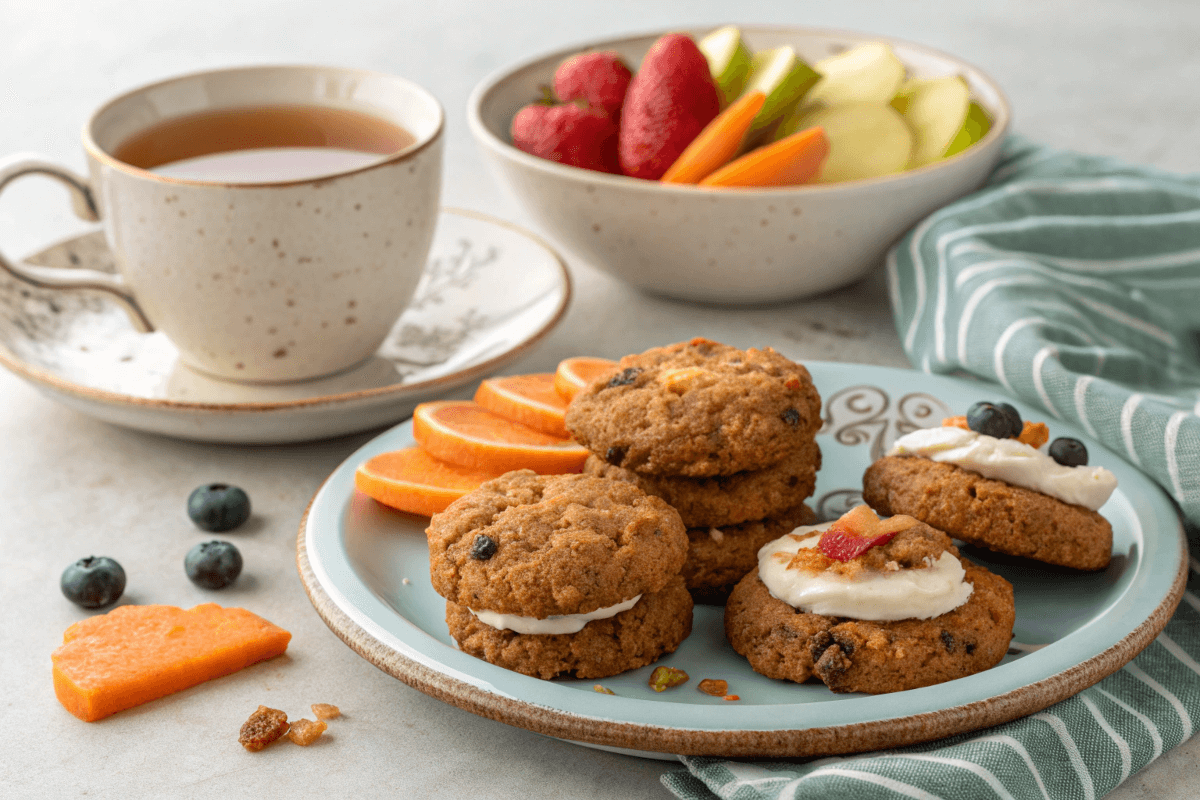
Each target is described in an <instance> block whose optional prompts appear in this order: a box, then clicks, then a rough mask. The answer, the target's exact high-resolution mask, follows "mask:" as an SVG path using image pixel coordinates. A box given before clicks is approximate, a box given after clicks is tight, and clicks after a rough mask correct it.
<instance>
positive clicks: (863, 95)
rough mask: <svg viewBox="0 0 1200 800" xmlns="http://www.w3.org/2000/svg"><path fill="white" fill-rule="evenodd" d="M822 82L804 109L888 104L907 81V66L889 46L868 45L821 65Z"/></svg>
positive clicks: (809, 94)
mask: <svg viewBox="0 0 1200 800" xmlns="http://www.w3.org/2000/svg"><path fill="white" fill-rule="evenodd" d="M814 67H815V68H816V70H817V72H819V73H821V80H819V81H818V82H817V85H816V86H814V87H813V89H812V91H811V92H809V93H808V97H806V98H805V100H804V103H805V105H815V104H818V103H820V104H823V105H826V106H836V105H842V104H844V103H879V104H883V103H887V102H888V101H889V100H891V99H892V97H893V96H894V95H895V94H896V90H897V89H898V88H900V84H901V83H902V82H903V81H904V65H903V64H901V63H900V59H898V58H896V54H895V53H893V52H892V48H891V46H890V45H887V44H885V43H883V42H868V43H867V44H862V45H859V46H858V47H854V48H851V49H850V50H847V51H846V52H844V53H839V54H838V55H836V56H832V57H830V58H826V59H823V60H821V61H818V62H817V63H816V64H815V65H814Z"/></svg>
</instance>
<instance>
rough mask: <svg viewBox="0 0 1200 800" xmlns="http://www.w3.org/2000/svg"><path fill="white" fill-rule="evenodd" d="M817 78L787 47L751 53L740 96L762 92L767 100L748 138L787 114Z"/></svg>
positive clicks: (811, 69)
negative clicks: (752, 55) (747, 73)
mask: <svg viewBox="0 0 1200 800" xmlns="http://www.w3.org/2000/svg"><path fill="white" fill-rule="evenodd" d="M820 77H821V76H820V75H818V74H817V73H816V72H814V71H813V68H812V67H810V66H809V65H808V64H807V63H806V62H805V61H804V59H802V58H800V57H799V56H798V55H796V51H795V50H793V49H792V48H790V47H787V46H784V47H777V48H775V49H774V50H763V51H762V52H760V53H755V54H754V57H753V58H752V59H751V60H750V75H749V77H747V79H746V85H745V86H744V87H743V88H742V94H747V93H749V92H762V93H763V94H764V95H766V97H767V99H766V102H764V103H763V107H762V110H761V111H759V112H758V116H756V117H755V118H754V122H753V123H751V125H750V136H753V135H754V134H755V133H757V132H758V131H761V130H763V129H764V128H766V127H767V126H768V125H770V124H771V123H773V122H775V121H776V120H778V119H779V118H780V117H782V116H783V115H784V114H785V113H787V112H788V111H789V110H791V109H792V108H793V107H794V106H795V105H796V103H798V102H799V101H800V100H801V98H803V97H804V96H805V94H807V92H808V90H809V89H811V88H812V87H813V84H815V83H817V80H818V79H819V78H820Z"/></svg>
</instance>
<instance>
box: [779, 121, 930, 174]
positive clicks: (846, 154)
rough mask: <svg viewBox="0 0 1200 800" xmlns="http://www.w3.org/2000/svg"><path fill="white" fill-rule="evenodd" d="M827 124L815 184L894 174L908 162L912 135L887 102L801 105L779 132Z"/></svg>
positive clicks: (782, 134)
mask: <svg viewBox="0 0 1200 800" xmlns="http://www.w3.org/2000/svg"><path fill="white" fill-rule="evenodd" d="M817 125H819V126H821V127H822V128H824V129H825V136H826V137H827V138H828V139H829V155H828V156H826V157H825V163H824V164H823V165H822V166H821V172H820V174H819V175H818V176H817V179H816V181H815V182H816V183H839V182H841V181H853V180H859V179H861V178H877V177H879V176H880V175H891V174H892V173H894V172H900V171H902V170H903V169H904V168H905V167H906V166H908V162H909V158H910V157H911V156H912V149H913V135H912V131H910V130H909V127H908V124H907V123H905V121H904V117H902V116H901V115H900V112H898V111H896V109H894V108H892V107H891V106H889V105H887V104H885V103H847V104H845V105H839V106H831V107H815V108H809V109H808V110H806V111H805V110H799V109H798V110H797V112H796V113H794V114H791V115H789V116H788V117H787V119H785V120H784V121H783V122H781V123H780V124H779V128H778V129H777V130H776V131H775V136H776V137H778V138H782V137H784V136H788V135H791V134H792V133H795V132H796V131H801V130H804V129H805V128H811V127H814V126H817Z"/></svg>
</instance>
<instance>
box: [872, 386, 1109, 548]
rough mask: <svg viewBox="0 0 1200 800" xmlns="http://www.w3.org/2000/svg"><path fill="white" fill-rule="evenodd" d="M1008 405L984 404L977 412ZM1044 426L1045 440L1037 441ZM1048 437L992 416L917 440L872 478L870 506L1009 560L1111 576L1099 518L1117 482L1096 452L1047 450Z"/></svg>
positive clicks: (916, 434)
mask: <svg viewBox="0 0 1200 800" xmlns="http://www.w3.org/2000/svg"><path fill="white" fill-rule="evenodd" d="M1001 405H1003V404H987V403H981V404H976V405H975V406H973V407H972V411H973V412H977V411H978V409H979V407H980V406H985V407H986V406H992V407H993V408H996V407H999V406H1001ZM1009 408H1011V406H1010V407H1009ZM1012 413H1014V414H1015V410H1014V411H1013V412H1012ZM1005 415H1006V414H1005ZM1038 425H1040V426H1041V429H1043V430H1040V431H1038V432H1037V434H1036V435H1032V436H1031V435H1030V433H1029V431H1030V430H1036V429H1037V426H1038ZM1044 429H1045V426H1044V425H1041V423H1037V424H1033V425H1031V424H1030V423H1027V422H1026V423H1021V424H1020V427H1018V423H1015V422H1013V421H1012V420H1011V419H1010V420H1009V421H1008V422H1007V423H1004V421H1003V420H1000V419H999V418H998V415H996V414H994V413H991V412H988V411H987V409H986V408H985V409H984V411H983V412H979V413H976V414H975V415H974V416H973V415H972V414H968V415H967V417H955V418H950V419H947V420H945V421H944V422H943V425H942V427H939V428H929V429H925V430H918V431H913V432H912V433H909V434H907V435H905V436H902V437H900V438H899V439H897V440H896V442H895V444H894V445H893V446H892V448H891V450H889V451H888V453H887V454H886V455H885V457H884V458H881V459H879V460H878V461H876V462H875V463H874V464H872V465H871V466H870V467H868V468H867V471H866V474H865V475H864V476H863V500H864V501H865V502H866V503H867V504H868V505H870V506H871V507H872V508H874V509H875V510H876V511H878V512H879V513H881V514H907V515H910V516H913V517H916V518H917V519H919V520H921V521H923V522H925V523H928V524H929V525H932V526H934V527H936V528H939V529H941V530H943V531H945V532H946V533H948V534H950V535H951V536H954V537H956V538H958V539H961V540H962V541H964V542H967V543H969V544H973V545H977V546H980V547H985V548H988V549H990V550H994V551H996V552H999V553H1005V554H1007V555H1012V556H1020V557H1024V558H1030V559H1034V560H1036V561H1041V562H1044V563H1047V564H1055V565H1058V566H1064V567H1071V568H1074V569H1081V570H1099V569H1104V568H1105V567H1106V566H1108V562H1109V559H1110V558H1111V554H1112V526H1111V525H1110V524H1109V522H1108V520H1106V519H1105V518H1104V517H1102V516H1101V515H1100V514H1099V513H1098V509H1099V508H1100V507H1101V506H1102V505H1104V503H1105V502H1106V501H1107V500H1108V498H1109V496H1110V495H1111V494H1112V492H1113V490H1114V489H1115V488H1116V486H1117V479H1116V476H1114V475H1113V474H1112V472H1110V471H1109V470H1107V469H1104V468H1103V467H1092V466H1088V465H1087V449H1086V448H1085V447H1084V446H1083V444H1082V443H1080V442H1078V441H1077V440H1075V439H1067V438H1061V439H1057V440H1055V441H1054V442H1052V443H1050V444H1049V447H1046V446H1045V445H1046V440H1047V439H1048V438H1049V436H1048V434H1047V433H1045V432H1044ZM1017 430H1021V433H1019V434H1017V433H1016V431H1017Z"/></svg>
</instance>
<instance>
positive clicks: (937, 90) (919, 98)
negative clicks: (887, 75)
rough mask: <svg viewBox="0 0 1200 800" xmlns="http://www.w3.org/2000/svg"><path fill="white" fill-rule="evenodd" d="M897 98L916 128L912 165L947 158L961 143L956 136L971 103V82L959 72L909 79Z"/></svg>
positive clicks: (905, 117) (964, 121) (898, 103)
mask: <svg viewBox="0 0 1200 800" xmlns="http://www.w3.org/2000/svg"><path fill="white" fill-rule="evenodd" d="M894 102H896V104H897V105H898V106H900V107H902V108H903V109H904V112H903V113H904V119H905V120H906V121H907V122H908V124H909V126H910V127H911V128H912V132H913V139H914V145H913V154H912V162H911V163H910V164H909V166H910V167H923V166H925V165H926V164H932V163H933V162H934V161H937V160H939V159H941V158H944V157H945V156H946V154H947V153H948V152H949V150H950V148H951V147H952V146H953V145H955V144H958V142H956V139H957V138H958V134H959V132H960V131H961V130H962V129H963V126H964V125H965V124H966V121H967V112H968V111H969V110H970V106H971V98H970V92H969V90H968V89H967V82H966V81H964V80H963V79H962V78H961V77H960V76H958V75H948V76H946V77H942V78H913V79H911V80H908V81H905V83H904V85H903V86H901V87H900V91H899V92H898V93H897V99H896V101H894ZM968 144H969V142H968ZM965 146H966V145H964V147H965Z"/></svg>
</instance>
